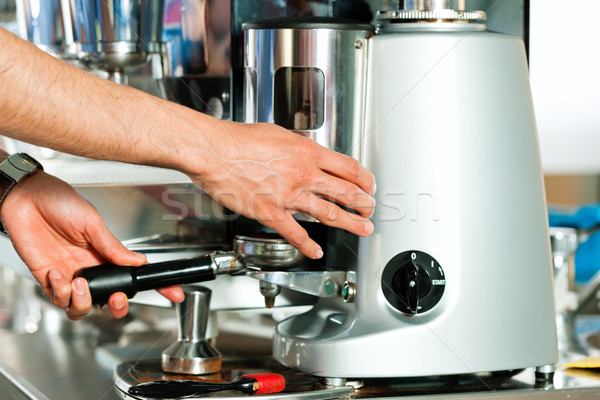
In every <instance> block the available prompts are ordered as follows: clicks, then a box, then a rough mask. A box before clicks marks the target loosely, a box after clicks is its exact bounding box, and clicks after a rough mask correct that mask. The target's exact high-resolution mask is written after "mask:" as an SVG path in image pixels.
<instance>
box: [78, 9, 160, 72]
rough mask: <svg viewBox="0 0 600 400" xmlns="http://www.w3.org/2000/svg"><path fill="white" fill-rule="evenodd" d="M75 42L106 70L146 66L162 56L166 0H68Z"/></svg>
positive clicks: (91, 60) (90, 59) (93, 61)
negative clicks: (152, 58) (152, 56)
mask: <svg viewBox="0 0 600 400" xmlns="http://www.w3.org/2000/svg"><path fill="white" fill-rule="evenodd" d="M68 3H70V4H69V6H70V10H71V13H70V16H71V18H72V21H71V22H72V27H71V29H72V32H73V34H74V35H75V37H74V40H75V41H76V42H77V43H79V44H80V46H81V51H82V53H83V55H84V56H85V57H86V58H87V60H88V61H89V62H91V63H93V64H95V65H98V66H100V67H101V68H103V69H106V70H124V69H127V68H137V67H140V66H143V65H145V64H146V63H147V62H148V60H149V58H148V55H149V54H150V53H158V52H160V46H161V40H162V39H161V36H162V20H163V9H164V0H68ZM70 31H71V30H70Z"/></svg>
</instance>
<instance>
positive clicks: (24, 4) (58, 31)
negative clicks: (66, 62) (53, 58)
mask: <svg viewBox="0 0 600 400" xmlns="http://www.w3.org/2000/svg"><path fill="white" fill-rule="evenodd" d="M16 6H17V23H18V29H19V36H21V37H22V38H23V39H25V40H28V41H30V42H31V43H33V44H35V45H36V46H38V47H39V48H40V49H42V50H45V51H47V52H49V53H51V54H54V55H59V54H60V53H62V51H63V45H64V28H63V21H62V14H61V8H60V1H59V0H44V1H40V0H18V1H17V2H16Z"/></svg>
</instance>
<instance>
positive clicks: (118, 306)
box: [113, 296, 125, 310]
mask: <svg viewBox="0 0 600 400" xmlns="http://www.w3.org/2000/svg"><path fill="white" fill-rule="evenodd" d="M113 307H114V308H116V309H117V310H120V309H122V308H123V307H125V301H124V300H123V298H122V297H121V296H117V299H116V300H115V301H114V303H113Z"/></svg>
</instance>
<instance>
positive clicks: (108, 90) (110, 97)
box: [0, 28, 215, 169]
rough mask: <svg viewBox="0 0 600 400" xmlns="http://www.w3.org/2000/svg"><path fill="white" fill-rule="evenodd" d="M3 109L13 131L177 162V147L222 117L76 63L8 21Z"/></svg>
mask: <svg viewBox="0 0 600 400" xmlns="http://www.w3.org/2000/svg"><path fill="white" fill-rule="evenodd" d="M0 110H2V111H1V112H0V133H1V134H3V135H5V136H8V137H12V138H15V139H19V140H23V141H27V142H30V143H34V144H37V145H40V146H44V147H50V148H53V149H56V150H59V151H63V152H67V153H72V154H77V155H81V156H86V157H92V158H99V159H111V160H117V161H125V162H131V163H136V164H148V165H155V166H163V167H168V168H176V169H181V168H180V167H181V165H179V164H178V160H177V157H176V155H173V154H170V153H169V149H170V148H173V147H175V146H177V147H185V143H181V141H182V140H184V141H185V138H186V136H187V134H189V135H190V136H197V135H199V134H200V133H201V132H209V131H210V130H211V129H210V127H211V125H214V124H215V121H214V120H213V119H212V118H209V117H206V116H203V115H202V114H200V113H197V112H194V111H192V110H189V109H187V108H185V107H182V106H179V105H177V104H175V103H171V102H167V101H165V100H162V99H159V98H156V97H153V96H150V95H148V94H146V93H143V92H140V91H138V90H135V89H132V88H129V87H126V86H121V85H117V84H115V83H112V82H109V81H107V80H104V79H101V78H98V77H95V76H93V75H92V74H89V73H87V72H85V71H82V70H80V69H78V68H75V67H73V66H71V65H68V64H67V63H65V62H63V61H61V60H58V59H55V58H53V57H51V56H50V55H48V54H46V53H44V52H42V51H40V50H38V49H37V48H36V47H35V46H33V45H32V44H30V43H28V42H25V41H23V40H21V39H20V38H17V37H16V36H14V35H12V34H10V33H9V32H7V31H5V30H3V29H1V28H0ZM175 125H177V132H176V133H174V132H173V127H174V126H175ZM186 131H188V132H186ZM175 134H176V137H174V136H173V135H175ZM197 144H198V142H197V141H194V145H195V146H197Z"/></svg>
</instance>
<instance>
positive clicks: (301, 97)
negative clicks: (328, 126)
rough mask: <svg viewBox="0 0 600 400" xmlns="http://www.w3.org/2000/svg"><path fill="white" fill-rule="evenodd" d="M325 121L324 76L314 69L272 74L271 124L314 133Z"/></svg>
mask: <svg viewBox="0 0 600 400" xmlns="http://www.w3.org/2000/svg"><path fill="white" fill-rule="evenodd" d="M324 119H325V75H324V74H323V71H321V70H320V69H318V68H314V67H282V68H279V69H278V70H277V71H276V72H275V82H274V96H273V121H274V122H275V123H276V124H277V125H280V126H282V127H284V128H286V129H291V130H315V129H319V128H320V127H321V126H322V125H323V121H324Z"/></svg>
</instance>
